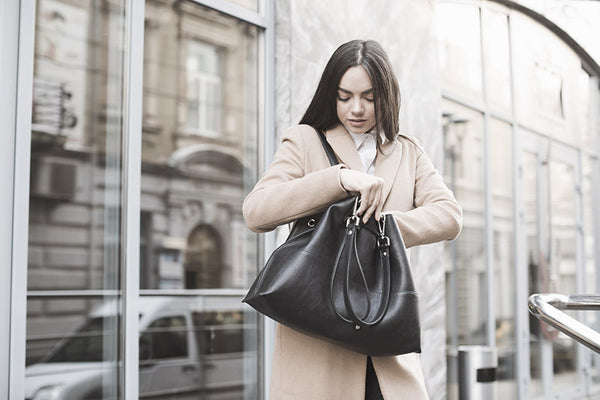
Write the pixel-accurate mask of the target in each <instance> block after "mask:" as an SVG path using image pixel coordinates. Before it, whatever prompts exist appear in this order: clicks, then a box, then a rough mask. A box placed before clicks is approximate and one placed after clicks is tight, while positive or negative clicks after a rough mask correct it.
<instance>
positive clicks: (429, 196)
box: [390, 145, 462, 248]
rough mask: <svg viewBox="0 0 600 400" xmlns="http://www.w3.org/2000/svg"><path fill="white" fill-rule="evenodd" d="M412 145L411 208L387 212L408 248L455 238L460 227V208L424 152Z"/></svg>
mask: <svg viewBox="0 0 600 400" xmlns="http://www.w3.org/2000/svg"><path fill="white" fill-rule="evenodd" d="M415 147H416V149H415V150H416V151H417V154H418V155H417V157H416V166H415V187H414V204H413V205H414V208H413V209H412V210H409V211H392V212H390V213H391V214H392V215H393V216H394V217H395V220H396V222H397V223H398V227H399V228H400V232H401V233H402V238H403V239H404V244H405V245H406V247H407V248H408V247H412V246H416V245H422V244H429V243H435V242H440V241H443V240H452V239H455V238H456V237H457V236H458V235H459V233H460V231H461V229H462V208H461V207H460V205H459V204H458V202H457V201H456V199H455V198H454V195H453V194H452V191H450V189H448V187H447V186H446V184H445V183H444V180H443V178H442V176H441V175H440V174H439V172H438V171H437V170H436V169H435V167H434V165H433V163H432V162H431V160H430V159H429V157H428V156H427V154H425V152H424V151H423V150H422V149H421V148H420V147H419V146H418V145H415Z"/></svg>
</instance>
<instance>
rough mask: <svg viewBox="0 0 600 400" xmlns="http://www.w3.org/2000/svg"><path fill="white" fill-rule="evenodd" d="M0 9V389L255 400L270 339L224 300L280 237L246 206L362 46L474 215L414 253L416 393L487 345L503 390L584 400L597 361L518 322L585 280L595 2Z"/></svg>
mask: <svg viewBox="0 0 600 400" xmlns="http://www.w3.org/2000/svg"><path fill="white" fill-rule="evenodd" d="M1 15H3V16H2V18H3V19H2V20H1V21H2V22H0V48H1V49H2V53H3V54H6V55H7V56H6V57H4V58H3V59H2V60H0V68H1V70H3V71H5V72H6V73H3V74H2V76H1V77H0V88H2V90H3V93H7V95H6V96H5V102H6V107H2V108H0V112H1V113H2V116H3V117H4V120H6V121H9V122H10V124H8V125H9V126H10V129H11V131H10V132H9V133H10V134H9V135H8V136H9V141H8V142H7V145H6V146H5V147H4V149H2V150H0V160H3V161H2V162H3V164H2V168H0V171H3V172H2V174H3V175H2V180H0V187H1V188H2V189H3V190H2V192H1V193H2V194H0V205H2V206H4V207H0V209H1V210H3V212H5V214H6V215H4V216H5V217H6V221H10V223H7V224H6V226H5V227H3V228H2V229H3V230H2V231H0V232H1V235H2V237H5V238H7V240H6V241H5V242H4V243H2V244H1V246H3V247H0V256H2V257H5V258H4V259H3V260H2V261H4V262H3V263H1V264H2V265H5V266H6V267H2V268H4V269H0V274H2V278H3V279H0V282H6V283H3V284H2V285H4V286H0V293H3V294H2V295H3V296H5V297H2V298H1V299H0V304H4V305H5V306H4V308H1V309H0V318H2V319H3V320H4V321H5V322H6V323H5V324H0V325H6V326H7V328H2V329H4V330H0V360H5V361H0V362H1V363H2V364H0V397H1V398H10V399H22V398H27V399H31V400H39V399H45V398H52V399H66V398H72V399H84V398H102V399H104V398H107V399H108V398H116V397H121V398H126V399H129V398H136V397H139V398H147V397H152V398H161V399H172V398H173V399H174V398H190V399H192V398H193V399H198V398H202V399H248V400H250V399H252V400H254V399H262V398H267V396H268V382H269V377H270V374H271V365H270V354H271V351H272V349H271V348H272V344H273V342H274V337H273V336H274V329H273V328H274V324H273V323H272V322H270V321H266V320H264V319H263V318H261V317H259V316H258V315H257V314H256V313H255V312H254V311H253V310H251V309H250V308H249V307H246V306H245V305H242V303H241V302H240V300H241V298H242V297H243V295H244V294H245V291H246V290H247V288H248V287H249V285H250V284H251V282H252V280H253V279H254V277H255V276H256V273H257V271H258V270H259V268H260V267H261V265H263V264H264V261H265V260H266V258H267V257H268V255H269V252H270V251H271V250H272V249H273V248H274V246H275V245H276V243H277V242H279V241H281V240H283V238H284V237H285V234H286V230H285V228H282V229H280V230H279V231H278V232H276V233H275V234H267V235H256V234H253V233H251V232H250V231H249V230H248V229H247V228H246V227H245V225H244V222H243V219H242V215H241V203H242V201H243V198H244V196H245V195H246V194H247V193H248V191H249V190H250V189H251V188H252V187H253V185H254V183H255V182H256V180H257V179H258V178H259V177H260V175H261V173H262V171H263V170H264V169H265V168H266V166H267V165H268V164H269V161H270V160H271V158H272V155H273V154H274V151H275V149H276V147H277V145H278V143H279V139H280V138H281V135H282V133H283V132H284V131H285V129H286V128H287V127H288V126H290V125H293V124H295V123H297V121H298V120H299V119H300V117H301V116H302V114H303V112H304V110H305V109H306V107H307V105H308V102H309V101H310V98H311V96H312V94H313V93H314V90H315V88H316V84H317V81H318V79H319V77H320V74H321V72H322V69H323V67H324V64H325V62H326V61H327V59H328V57H329V55H330V54H331V53H332V52H333V50H335V48H336V47H337V46H339V45H340V44H341V43H343V42H345V41H347V40H351V39H355V38H369V39H375V40H377V41H379V42H380V43H381V44H382V45H383V47H384V48H385V49H386V51H387V52H388V55H389V57H390V59H391V61H392V64H393V66H394V68H395V73H396V75H397V77H398V80H399V83H400V88H401V92H402V107H401V115H400V127H401V131H402V132H403V133H407V134H410V135H414V136H415V137H416V138H417V139H418V140H419V142H420V143H421V144H422V145H423V147H424V148H425V150H426V151H427V153H428V154H429V156H430V157H431V158H432V160H433V161H434V163H435V164H436V166H437V167H438V168H439V169H440V170H441V171H442V172H443V174H444V177H445V179H446V182H447V183H448V185H449V186H450V187H451V188H452V189H453V190H454V192H455V194H456V196H457V199H458V200H459V202H460V203H461V205H462V206H463V209H464V227H463V232H462V234H461V236H460V237H459V238H458V239H457V240H456V241H454V242H449V243H439V244H434V245H428V246H421V247H419V248H416V249H414V250H413V251H412V253H411V262H412V266H413V271H414V277H415V281H416V285H417V288H418V290H419V293H420V307H421V308H420V313H421V325H422V329H423V353H422V363H423V369H424V372H425V377H426V381H427V387H428V391H429V394H430V397H431V398H432V399H445V398H448V399H454V398H457V385H458V382H457V368H458V361H457V353H458V348H459V346H463V345H485V346H489V347H492V348H495V349H496V350H497V352H498V368H497V375H496V376H497V382H496V383H495V387H496V389H495V390H497V393H498V398H503V399H504V398H511V399H512V398H515V399H542V398H543V399H547V398H548V399H549V398H552V399H566V398H569V399H571V398H578V399H579V398H581V399H583V398H593V396H597V395H598V393H600V373H599V370H598V365H599V364H598V363H599V361H600V359H599V358H598V356H597V355H596V354H594V353H593V352H591V351H590V350H588V349H585V348H583V347H581V346H578V345H576V344H575V343H574V342H573V341H571V340H570V339H569V338H567V337H566V336H565V335H563V334H561V333H558V332H556V331H553V330H551V329H548V327H547V326H546V325H543V324H540V323H539V322H538V321H537V320H536V319H535V318H533V317H530V316H529V314H528V310H527V297H528V295H529V294H531V293H536V292H561V293H583V292H598V290H599V288H600V251H599V250H598V249H600V212H599V210H598V209H597V207H595V206H594V205H595V204H596V203H597V200H598V195H599V193H600V166H599V165H598V163H599V161H598V157H599V156H600V140H599V138H600V89H599V85H598V76H600V67H599V66H598V60H600V51H599V48H598V44H597V42H596V41H594V40H590V39H589V37H595V36H594V34H597V33H598V32H597V30H598V28H597V21H598V19H600V4H598V3H597V2H579V1H568V0H553V1H545V2H539V1H534V0H531V1H529V0H523V1H509V0H486V1H481V0H477V1H476V0H461V1H451V0H427V1H423V0H402V1H388V0H385V1H378V2H376V3H373V2H369V1H366V0H352V1H342V0H333V1H328V2H319V1H313V0H298V1H296V0H294V1H290V0H236V1H233V0H230V1H226V0H222V1H213V0H206V1H204V0H197V1H196V0H146V1H145V2H141V1H140V2H138V1H133V0H94V1H84V0H38V1H37V2H34V1H32V0H20V1H17V2H14V4H8V5H6V4H5V5H4V9H3V13H1ZM30 21H35V23H33V22H30ZM11 56H13V57H11ZM11 60H12V61H11ZM15 60H16V61H15ZM15 82H16V83H17V86H16V87H15ZM8 94H11V95H8ZM24 105H26V106H24ZM4 277H6V279H4ZM3 289H4V290H3ZM577 317H578V318H579V319H581V320H583V321H584V322H585V323H586V324H588V325H591V326H597V324H598V320H597V319H596V318H595V317H593V316H592V315H588V314H578V315H577ZM4 383H6V384H4Z"/></svg>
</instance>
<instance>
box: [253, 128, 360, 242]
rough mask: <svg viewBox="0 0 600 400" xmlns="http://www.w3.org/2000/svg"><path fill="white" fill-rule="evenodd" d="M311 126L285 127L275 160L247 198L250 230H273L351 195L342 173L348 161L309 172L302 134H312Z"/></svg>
mask: <svg viewBox="0 0 600 400" xmlns="http://www.w3.org/2000/svg"><path fill="white" fill-rule="evenodd" d="M308 129H310V130H311V131H312V128H309V127H306V126H304V127H303V126H295V127H292V128H289V129H288V130H287V131H286V134H285V135H284V137H283V139H282V143H281V145H280V146H279V149H278V150H277V152H276V153H275V156H274V158H273V162H272V164H271V165H270V166H269V168H268V169H267V171H266V172H265V174H264V175H263V177H262V178H261V179H260V180H259V181H258V183H257V184H256V186H255V187H254V189H253V190H252V191H251V192H250V194H248V196H247V197H246V199H245V200H244V204H243V206H242V212H243V215H244V219H245V221H246V225H248V228H250V229H251V230H253V231H255V232H268V231H271V230H273V229H275V228H276V227H277V226H279V225H283V224H286V223H289V222H292V221H295V220H297V219H298V218H301V217H304V216H307V215H311V214H315V213H317V212H320V211H323V210H324V209H325V208H326V207H327V206H328V205H329V204H331V203H333V202H336V201H338V200H341V199H343V198H345V197H347V196H348V193H347V192H346V191H345V190H344V188H343V187H342V185H341V183H340V177H339V172H340V170H341V169H342V168H346V166H345V165H343V164H338V165H335V166H331V167H328V168H325V169H321V170H317V171H313V172H308V173H307V165H306V152H307V147H306V144H305V140H304V139H305V138H304V136H303V135H305V134H309V131H308ZM311 133H312V134H314V131H312V132H311Z"/></svg>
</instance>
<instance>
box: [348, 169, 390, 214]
mask: <svg viewBox="0 0 600 400" xmlns="http://www.w3.org/2000/svg"><path fill="white" fill-rule="evenodd" d="M340 183H341V184H342V186H343V187H344V189H345V190H346V191H347V192H349V193H350V194H352V195H355V196H356V195H360V207H359V208H358V215H362V219H363V222H365V223H366V222H367V221H368V220H369V218H370V217H371V215H373V216H374V217H375V219H376V220H377V221H379V218H380V216H381V209H382V208H383V179H382V178H380V177H378V176H374V175H369V174H366V173H364V172H360V171H354V170H351V169H341V170H340Z"/></svg>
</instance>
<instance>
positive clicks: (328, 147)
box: [314, 128, 339, 165]
mask: <svg viewBox="0 0 600 400" xmlns="http://www.w3.org/2000/svg"><path fill="white" fill-rule="evenodd" d="M314 129H315V131H317V133H318V134H319V139H321V144H322V145H323V149H324V150H325V154H327V158H328V159H329V163H330V164H331V165H337V164H339V161H338V159H337V157H336V156H335V153H334V152H333V149H332V148H331V145H330V144H329V142H327V139H326V138H325V134H323V132H321V130H320V129H317V128H314Z"/></svg>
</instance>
